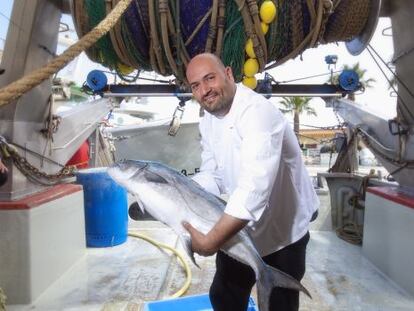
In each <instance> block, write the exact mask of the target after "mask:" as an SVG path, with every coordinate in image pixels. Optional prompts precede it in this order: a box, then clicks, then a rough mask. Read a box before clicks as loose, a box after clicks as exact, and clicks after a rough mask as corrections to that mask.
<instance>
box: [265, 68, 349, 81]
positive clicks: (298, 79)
mask: <svg viewBox="0 0 414 311" xmlns="http://www.w3.org/2000/svg"><path fill="white" fill-rule="evenodd" d="M339 72H342V70H337V71H333V72H328V73H322V74H317V75H313V76H308V77H303V78H297V79H293V80H287V81H276V80H275V79H274V78H273V77H272V79H273V81H274V82H275V83H290V82H295V81H300V80H306V79H312V78H317V77H323V76H328V75H330V74H334V73H339Z"/></svg>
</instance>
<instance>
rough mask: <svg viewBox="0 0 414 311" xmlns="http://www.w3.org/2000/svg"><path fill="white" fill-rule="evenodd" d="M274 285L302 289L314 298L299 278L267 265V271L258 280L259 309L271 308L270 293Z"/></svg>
mask: <svg viewBox="0 0 414 311" xmlns="http://www.w3.org/2000/svg"><path fill="white" fill-rule="evenodd" d="M274 287H283V288H289V289H293V290H297V291H302V292H304V293H305V294H306V295H308V296H309V298H312V296H311V295H310V293H309V292H308V290H307V289H306V288H305V287H304V286H303V285H302V284H301V283H300V282H299V281H298V280H296V279H295V278H293V277H291V276H290V275H289V274H287V273H285V272H283V271H280V270H278V269H276V268H273V267H271V266H269V265H266V269H265V271H264V272H263V273H262V275H261V276H260V277H259V280H258V281H257V300H258V303H259V310H270V309H269V301H270V295H271V293H272V290H273V288H274Z"/></svg>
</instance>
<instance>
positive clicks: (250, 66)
mask: <svg viewBox="0 0 414 311" xmlns="http://www.w3.org/2000/svg"><path fill="white" fill-rule="evenodd" d="M258 71H259V62H258V61H257V59H256V58H249V59H248V60H246V62H245V63H244V66H243V72H244V75H245V76H246V77H253V76H254V75H255V74H256V73H257V72H258Z"/></svg>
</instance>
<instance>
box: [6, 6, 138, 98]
mask: <svg viewBox="0 0 414 311" xmlns="http://www.w3.org/2000/svg"><path fill="white" fill-rule="evenodd" d="M131 1H132V0H120V1H119V3H118V4H117V5H116V7H115V8H114V9H113V10H112V11H111V13H110V14H108V16H107V17H106V18H105V19H104V20H102V21H101V22H100V23H99V24H98V25H97V26H96V27H95V28H94V29H93V30H92V31H90V32H89V33H88V34H87V35H85V36H84V37H83V38H82V39H80V40H79V41H78V42H76V43H75V44H74V45H72V46H71V47H69V48H68V49H67V50H66V51H65V52H63V54H61V55H60V56H58V57H56V58H54V59H53V60H51V61H50V62H49V63H48V64H47V65H46V66H45V67H42V68H40V69H37V70H35V71H33V72H32V73H30V74H28V75H26V76H25V77H23V78H21V79H19V80H17V81H15V82H13V83H11V84H9V85H7V86H6V87H4V88H2V89H0V106H2V105H5V104H8V103H10V102H11V101H12V100H15V99H17V98H19V97H20V96H22V95H23V94H24V93H26V92H28V91H29V90H31V89H32V88H33V87H35V86H37V85H39V84H40V83H42V82H43V81H44V80H46V79H48V78H49V77H50V76H51V75H53V74H54V73H55V72H57V71H58V70H60V69H62V68H63V67H64V66H66V65H67V64H68V63H69V62H70V61H72V60H73V59H74V58H75V57H76V56H78V55H79V54H80V53H81V52H83V51H84V50H85V49H87V48H89V47H90V46H92V45H93V44H94V43H95V42H97V41H98V39H100V38H101V37H102V36H104V35H105V34H106V33H107V32H108V31H109V29H111V28H112V27H113V26H114V25H115V23H116V22H117V21H118V19H119V18H120V17H121V15H122V13H123V12H124V11H125V10H126V9H127V7H128V5H129V4H130V3H131Z"/></svg>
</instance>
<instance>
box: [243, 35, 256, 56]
mask: <svg viewBox="0 0 414 311" xmlns="http://www.w3.org/2000/svg"><path fill="white" fill-rule="evenodd" d="M245 50H246V54H247V55H249V57H251V58H256V54H254V48H253V41H252V39H249V40H247V42H246V48H245Z"/></svg>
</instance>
